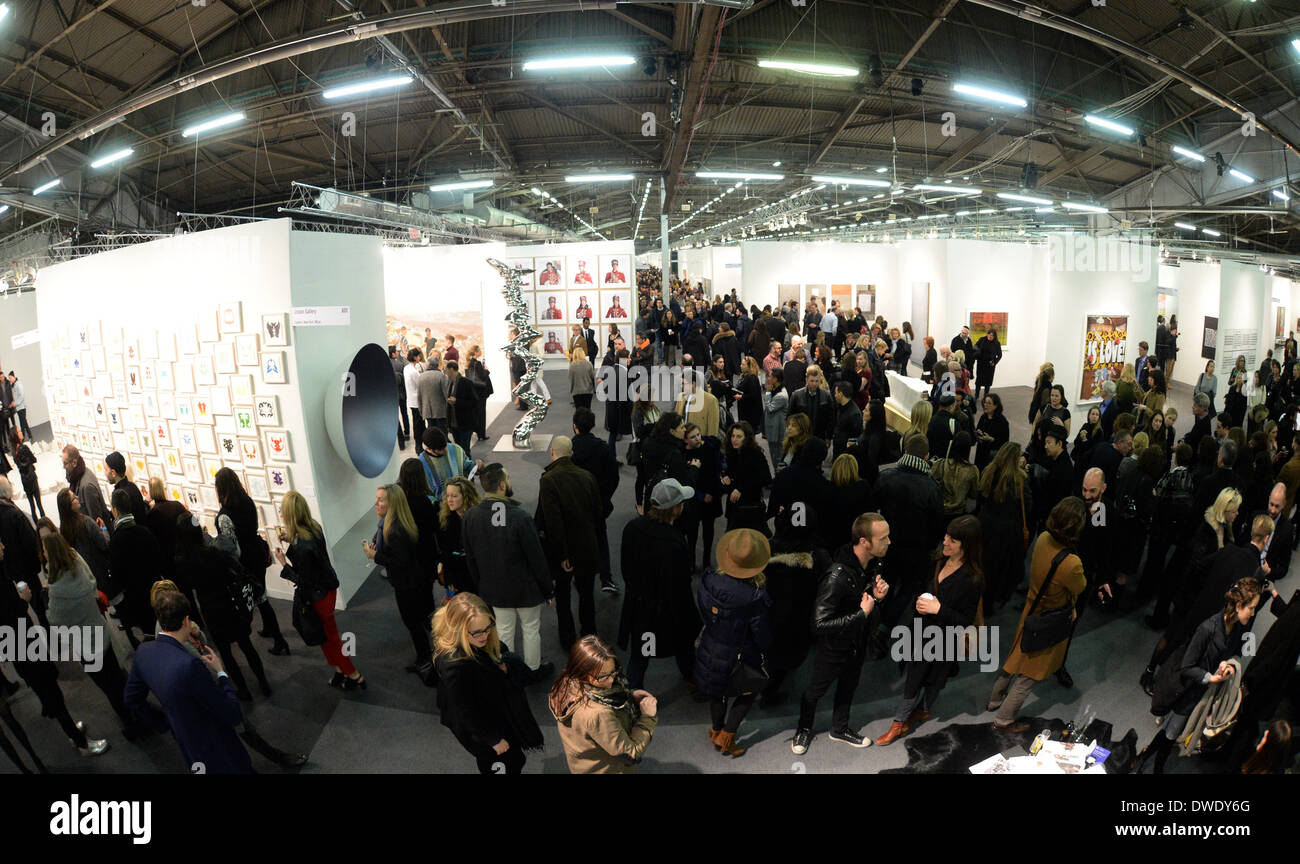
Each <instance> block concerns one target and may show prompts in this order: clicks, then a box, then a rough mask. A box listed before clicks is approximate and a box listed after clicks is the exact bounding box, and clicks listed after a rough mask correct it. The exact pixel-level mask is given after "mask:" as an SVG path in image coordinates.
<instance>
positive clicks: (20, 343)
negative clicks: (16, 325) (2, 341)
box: [9, 330, 41, 351]
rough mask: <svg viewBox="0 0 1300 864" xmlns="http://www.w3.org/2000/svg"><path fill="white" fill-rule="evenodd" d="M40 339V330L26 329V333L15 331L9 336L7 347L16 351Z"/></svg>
mask: <svg viewBox="0 0 1300 864" xmlns="http://www.w3.org/2000/svg"><path fill="white" fill-rule="evenodd" d="M40 341H41V331H40V330H28V331H27V332H26V333H15V334H14V335H12V336H10V337H9V348H10V350H14V351H16V350H18V349H19V348H25V347H26V346H28V345H35V344H36V343H37V342H40Z"/></svg>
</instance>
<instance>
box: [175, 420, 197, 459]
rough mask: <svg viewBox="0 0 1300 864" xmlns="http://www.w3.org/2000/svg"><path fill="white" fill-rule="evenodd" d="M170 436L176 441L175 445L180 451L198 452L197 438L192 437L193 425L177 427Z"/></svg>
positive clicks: (186, 452) (185, 452)
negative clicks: (174, 432)
mask: <svg viewBox="0 0 1300 864" xmlns="http://www.w3.org/2000/svg"><path fill="white" fill-rule="evenodd" d="M172 437H173V440H175V442H176V447H177V448H178V449H179V450H180V451H181V453H184V454H188V453H197V452H199V445H198V441H197V439H195V437H194V427H193V426H182V427H180V428H178V429H177V430H176V434H175V435H174V436H172Z"/></svg>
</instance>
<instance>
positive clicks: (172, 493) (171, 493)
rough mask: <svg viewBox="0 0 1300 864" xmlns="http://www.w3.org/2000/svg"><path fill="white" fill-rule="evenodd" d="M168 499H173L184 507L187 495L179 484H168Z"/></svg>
mask: <svg viewBox="0 0 1300 864" xmlns="http://www.w3.org/2000/svg"><path fill="white" fill-rule="evenodd" d="M167 497H168V498H170V499H172V500H173V501H175V502H176V503H178V504H182V505H183V504H184V503H185V493H184V492H182V491H181V486H180V484H179V483H168V484H167Z"/></svg>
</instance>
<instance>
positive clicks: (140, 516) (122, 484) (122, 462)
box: [104, 450, 149, 525]
mask: <svg viewBox="0 0 1300 864" xmlns="http://www.w3.org/2000/svg"><path fill="white" fill-rule="evenodd" d="M104 471H105V473H106V474H107V475H108V482H109V483H110V484H112V486H113V489H114V490H117V489H121V490H123V491H125V492H126V494H127V495H128V496H129V497H130V499H131V507H130V511H131V515H132V516H134V517H135V521H136V522H137V523H138V524H140V525H143V524H144V517H145V516H146V515H147V514H148V512H149V510H148V508H147V507H145V504H144V496H143V495H141V494H140V490H139V489H137V488H136V485H135V484H134V483H132V482H131V481H130V480H128V479H127V477H126V458H125V457H124V456H123V455H122V454H121V453H118V452H117V451H116V450H114V451H113V452H112V453H109V454H108V455H107V456H105V457H104ZM108 494H109V497H112V495H113V493H112V492H110V493H108Z"/></svg>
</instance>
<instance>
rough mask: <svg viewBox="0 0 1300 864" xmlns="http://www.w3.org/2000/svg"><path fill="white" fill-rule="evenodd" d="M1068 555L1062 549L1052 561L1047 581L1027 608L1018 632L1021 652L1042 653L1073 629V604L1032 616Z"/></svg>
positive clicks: (1067, 635) (1063, 638)
mask: <svg viewBox="0 0 1300 864" xmlns="http://www.w3.org/2000/svg"><path fill="white" fill-rule="evenodd" d="M1069 554H1070V550H1068V549H1062V550H1061V551H1060V552H1057V553H1056V557H1055V558H1053V559H1052V569H1050V570H1048V571H1047V579H1046V580H1045V581H1044V582H1043V587H1042V588H1040V589H1038V594H1037V596H1035V597H1034V602H1033V604H1032V605H1031V606H1030V607H1029V614H1028V615H1026V616H1025V624H1024V627H1023V628H1021V631H1020V650H1021V651H1024V652H1033V651H1042V650H1043V649H1044V648H1051V647H1052V646H1053V645H1055V644H1057V643H1058V642H1062V641H1064V640H1066V639H1068V638H1069V637H1070V631H1071V630H1072V629H1073V627H1074V614H1073V613H1074V604H1073V603H1066V604H1065V605H1064V606H1062V607H1060V608H1059V609H1052V610H1050V611H1047V612H1040V613H1038V614H1034V610H1035V609H1037V608H1038V602H1039V601H1040V600H1042V599H1043V595H1044V594H1046V593H1047V589H1048V587H1049V586H1050V585H1051V584H1052V577H1054V576H1055V575H1056V568H1057V567H1059V566H1061V562H1062V561H1064V560H1065V558H1066V556H1067V555H1069Z"/></svg>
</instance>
